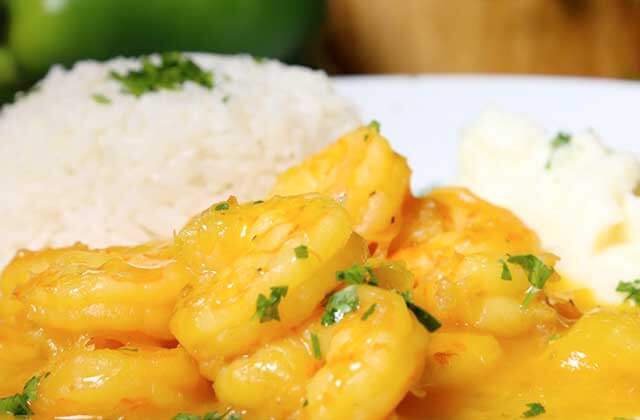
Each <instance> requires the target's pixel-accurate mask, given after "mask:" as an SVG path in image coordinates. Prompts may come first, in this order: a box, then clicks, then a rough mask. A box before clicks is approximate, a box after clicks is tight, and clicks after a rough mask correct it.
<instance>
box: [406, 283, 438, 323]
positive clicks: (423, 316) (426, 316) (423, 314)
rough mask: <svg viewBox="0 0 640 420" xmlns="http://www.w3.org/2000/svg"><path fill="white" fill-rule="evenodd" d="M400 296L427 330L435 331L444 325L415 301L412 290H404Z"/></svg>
mask: <svg viewBox="0 0 640 420" xmlns="http://www.w3.org/2000/svg"><path fill="white" fill-rule="evenodd" d="M400 296H402V298H403V299H404V302H405V303H406V304H407V308H409V310H410V311H411V312H413V314H414V315H415V316H416V319H417V320H418V322H420V323H421V324H422V326H423V327H425V328H426V329H427V331H429V332H434V331H436V330H437V329H438V328H440V327H441V326H442V324H441V323H440V321H438V320H437V319H436V317H434V316H433V315H431V314H430V313H429V312H427V311H425V310H424V309H422V308H421V307H419V306H418V305H416V304H415V303H413V299H412V298H411V291H409V290H405V291H404V292H401V293H400Z"/></svg>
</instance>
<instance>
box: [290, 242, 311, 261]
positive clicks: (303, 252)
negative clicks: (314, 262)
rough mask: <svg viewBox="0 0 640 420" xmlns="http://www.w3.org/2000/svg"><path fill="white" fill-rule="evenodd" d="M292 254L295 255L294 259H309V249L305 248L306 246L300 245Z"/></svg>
mask: <svg viewBox="0 0 640 420" xmlns="http://www.w3.org/2000/svg"><path fill="white" fill-rule="evenodd" d="M293 252H294V253H295V254H296V258H297V259H299V260H303V259H305V258H309V248H307V246H306V245H300V246H297V247H295V249H294V250H293Z"/></svg>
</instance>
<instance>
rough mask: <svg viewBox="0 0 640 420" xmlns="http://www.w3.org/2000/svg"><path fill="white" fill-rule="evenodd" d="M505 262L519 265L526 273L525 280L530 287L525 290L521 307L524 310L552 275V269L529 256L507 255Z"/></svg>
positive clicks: (534, 257)
mask: <svg viewBox="0 0 640 420" xmlns="http://www.w3.org/2000/svg"><path fill="white" fill-rule="evenodd" d="M507 262H509V263H511V264H516V265H519V266H520V267H522V269H523V270H524V271H525V272H526V273H527V279H528V280H529V283H530V284H531V286H529V289H527V294H526V296H525V298H524V301H523V302H522V307H523V308H526V307H527V306H529V304H530V303H531V301H532V300H533V298H534V297H535V295H537V294H538V292H540V291H541V290H542V288H543V287H544V285H545V283H546V282H547V280H549V277H551V275H552V274H553V267H549V266H548V265H546V264H545V263H543V262H542V261H541V260H540V259H539V258H538V257H536V256H535V255H531V254H526V255H509V258H507Z"/></svg>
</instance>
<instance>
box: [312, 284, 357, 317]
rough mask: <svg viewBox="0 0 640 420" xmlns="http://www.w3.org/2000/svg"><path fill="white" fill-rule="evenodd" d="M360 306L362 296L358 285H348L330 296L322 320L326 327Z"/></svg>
mask: <svg viewBox="0 0 640 420" xmlns="http://www.w3.org/2000/svg"><path fill="white" fill-rule="evenodd" d="M359 307H360V298H359V297H358V291H357V289H356V286H347V287H345V288H344V289H342V290H340V291H338V292H335V293H334V294H332V295H331V297H330V298H329V301H328V302H327V306H325V308H324V314H323V315H322V319H321V320H320V322H321V323H322V325H324V326H325V327H326V326H328V325H333V324H336V323H338V322H340V321H341V320H342V318H344V316H345V315H346V314H348V313H350V312H355V311H357V310H358V308H359Z"/></svg>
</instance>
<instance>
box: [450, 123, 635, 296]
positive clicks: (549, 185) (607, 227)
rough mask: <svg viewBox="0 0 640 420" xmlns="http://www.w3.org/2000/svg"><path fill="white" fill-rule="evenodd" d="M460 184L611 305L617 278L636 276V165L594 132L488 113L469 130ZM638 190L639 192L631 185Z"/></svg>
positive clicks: (629, 157) (574, 279)
mask: <svg viewBox="0 0 640 420" xmlns="http://www.w3.org/2000/svg"><path fill="white" fill-rule="evenodd" d="M460 160H461V163H460V171H461V172H460V181H461V183H462V184H463V185H465V186H467V187H469V188H470V189H471V190H473V191H474V192H475V193H477V194H478V195H480V196H481V197H483V198H485V199H487V200H489V201H491V202H493V203H495V204H498V205H500V206H503V207H506V208H508V209H510V210H512V211H513V212H514V213H515V214H516V215H518V216H519V217H520V218H522V219H523V220H524V221H525V223H527V224H528V225H529V226H530V227H531V228H533V229H534V230H535V231H536V232H537V233H538V234H539V235H540V237H541V239H542V242H543V245H544V247H546V248H547V249H549V250H551V251H553V252H554V253H556V254H557V255H559V256H560V257H561V260H560V262H559V264H558V265H556V268H557V270H558V271H559V272H560V273H561V274H562V275H563V276H565V277H567V278H568V279H570V280H571V281H572V282H574V283H575V284H577V285H580V286H584V287H589V288H591V289H592V290H593V291H594V293H595V295H596V297H597V298H598V299H599V300H600V301H602V302H604V303H616V302H619V301H621V300H622V299H624V295H623V294H621V293H618V292H616V290H615V289H616V286H617V284H618V282H620V281H630V280H633V279H634V278H637V277H639V276H640V198H639V197H638V196H637V195H636V194H634V189H636V188H637V187H638V185H639V184H640V163H638V161H637V160H636V159H635V158H634V157H633V156H631V155H629V154H625V153H620V152H614V151H611V150H609V149H607V148H605V147H604V146H603V145H602V144H601V142H600V140H599V139H598V137H597V136H596V135H595V134H594V133H592V132H585V133H581V134H577V135H573V136H571V135H568V134H566V135H565V134H563V135H560V137H558V135H557V134H556V133H547V132H545V131H544V130H542V129H541V128H540V127H537V126H535V125H533V124H532V123H531V122H529V121H527V120H524V119H521V118H519V117H517V116H514V115H509V114H502V113H498V112H495V111H493V112H487V113H486V114H485V115H483V116H482V117H481V118H480V119H479V121H477V122H476V123H475V124H473V125H472V126H471V127H469V128H468V129H467V130H466V132H465V134H464V139H463V143H462V148H461V156H460ZM636 192H637V190H636Z"/></svg>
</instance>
